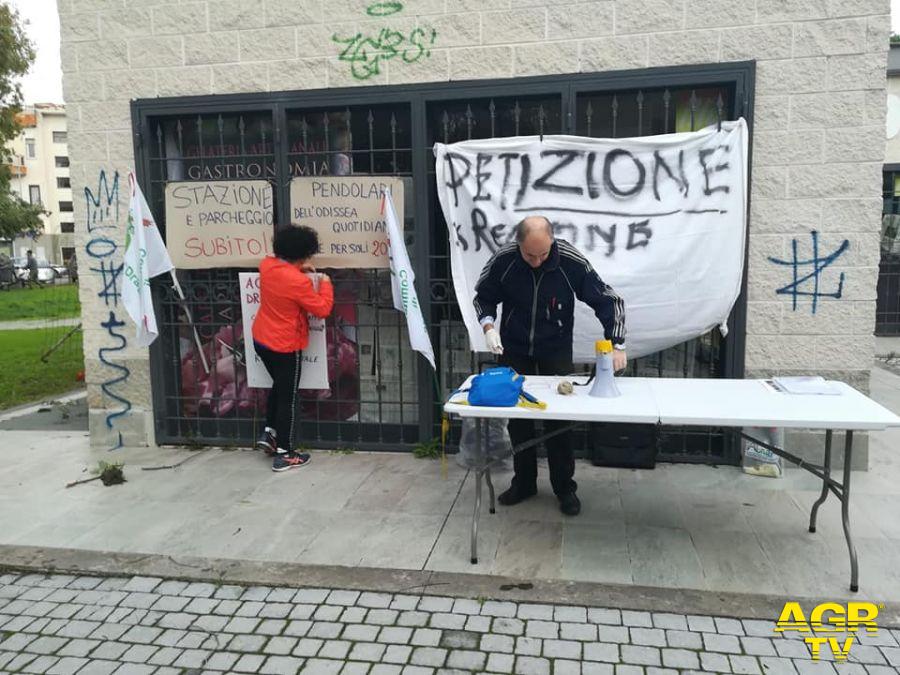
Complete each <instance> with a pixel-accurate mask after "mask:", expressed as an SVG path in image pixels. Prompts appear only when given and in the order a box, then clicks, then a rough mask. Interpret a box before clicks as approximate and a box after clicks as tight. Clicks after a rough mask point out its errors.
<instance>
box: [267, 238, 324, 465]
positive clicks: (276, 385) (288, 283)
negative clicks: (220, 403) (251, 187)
mask: <svg viewBox="0 0 900 675" xmlns="http://www.w3.org/2000/svg"><path fill="white" fill-rule="evenodd" d="M272 243H273V249H274V251H275V255H274V257H273V256H269V257H267V258H265V259H263V261H262V262H261V263H260V265H259V282H260V306H259V312H258V313H257V314H256V318H255V319H254V320H253V345H254V347H256V353H257V354H258V355H259V357H260V359H262V362H263V364H264V365H265V367H266V370H267V371H269V375H271V376H272V390H271V391H270V392H269V401H268V405H267V406H266V429H265V431H264V432H263V434H262V436H261V437H260V439H259V440H258V441H257V443H256V447H258V448H260V449H262V450H265V451H266V452H267V453H269V454H274V455H275V457H274V459H273V460H272V471H286V470H287V469H293V468H296V467H301V466H305V465H306V464H307V463H309V459H310V456H309V453H306V452H300V453H298V452H296V449H297V446H296V438H295V427H296V424H297V420H296V418H297V387H298V385H299V383H300V369H301V365H302V361H301V358H302V357H301V354H302V352H303V350H304V349H306V347H307V346H308V345H309V322H308V321H307V318H306V315H307V314H312V315H313V316H317V317H320V318H325V317H326V316H328V315H329V314H330V313H331V309H332V307H333V306H334V289H333V287H332V285H331V279H329V278H328V276H327V275H325V274H321V275H320V282H319V290H318V291H317V290H316V289H315V288H314V286H313V282H312V281H311V280H310V278H309V277H308V276H307V273H314V272H315V271H316V270H315V268H314V267H313V266H312V265H311V264H310V262H309V261H310V259H311V258H312V257H313V256H314V255H315V254H316V253H318V251H319V237H318V235H317V234H316V231H315V230H313V229H312V228H309V227H296V226H288V227H282V228H280V229H279V230H278V231H276V233H275V237H274V239H273V241H272Z"/></svg>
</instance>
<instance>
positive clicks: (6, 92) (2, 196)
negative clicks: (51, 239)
mask: <svg viewBox="0 0 900 675" xmlns="http://www.w3.org/2000/svg"><path fill="white" fill-rule="evenodd" d="M34 56H35V54H34V46H33V45H32V44H31V41H30V40H29V39H28V36H26V35H25V31H24V29H23V26H22V20H21V18H20V17H19V13H18V12H17V11H16V10H14V9H12V8H11V7H10V6H9V5H8V4H7V3H6V2H0V238H3V239H12V238H13V237H16V236H18V235H20V234H29V235H31V236H37V235H38V234H39V233H40V232H41V230H42V229H43V222H42V221H41V215H42V214H43V213H45V212H44V210H43V209H42V208H41V207H40V206H37V205H33V204H29V203H27V202H25V201H24V200H22V199H21V198H20V197H19V196H18V195H16V194H13V193H12V192H11V191H10V189H9V184H10V176H11V173H10V168H9V163H10V161H11V159H12V150H11V148H10V142H11V141H12V140H13V139H15V138H16V136H18V134H19V130H20V126H19V123H18V121H17V119H16V115H17V114H18V113H19V112H21V110H22V86H21V84H20V82H19V78H20V77H22V76H23V75H24V74H25V73H27V72H28V68H29V67H30V66H31V62H32V61H34Z"/></svg>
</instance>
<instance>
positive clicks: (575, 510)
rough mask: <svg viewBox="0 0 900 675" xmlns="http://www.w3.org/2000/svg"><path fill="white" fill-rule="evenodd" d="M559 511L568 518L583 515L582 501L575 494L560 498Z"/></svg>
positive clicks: (571, 493)
mask: <svg viewBox="0 0 900 675" xmlns="http://www.w3.org/2000/svg"><path fill="white" fill-rule="evenodd" d="M559 510H560V511H562V512H563V513H565V514H566V515H567V516H577V515H578V514H579V513H581V500H579V499H578V496H577V495H576V494H575V493H574V492H569V493H568V494H564V495H560V496H559Z"/></svg>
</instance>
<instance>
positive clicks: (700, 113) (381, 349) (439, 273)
mask: <svg viewBox="0 0 900 675" xmlns="http://www.w3.org/2000/svg"><path fill="white" fill-rule="evenodd" d="M752 85H753V64H752V63H737V64H723V65H715V66H706V67H690V68H687V67H679V68H663V69H650V70H643V71H635V72H622V73H609V74H591V75H567V76H554V77H540V78H520V79H515V80H503V81H487V82H470V83H452V84H446V83H444V84H435V85H413V86H400V87H377V88H355V89H349V90H348V89H341V90H320V91H310V92H285V93H274V94H254V95H227V96H204V97H196V98H175V99H153V100H142V101H136V102H135V103H134V104H133V119H134V124H135V128H136V131H137V132H138V133H137V134H136V139H137V140H136V144H135V151H136V157H137V158H138V166H139V171H140V176H139V179H140V182H141V184H142V186H143V188H144V191H145V194H147V197H148V201H149V202H150V205H151V208H153V211H154V214H155V215H156V217H157V219H158V222H159V223H160V225H161V228H162V229H163V231H164V216H165V209H164V203H163V200H164V187H165V182H166V181H168V180H216V179H241V178H255V179H258V178H265V179H266V180H269V181H270V182H271V184H272V187H273V191H274V193H275V209H276V219H277V221H278V222H288V219H289V204H288V185H289V182H290V179H291V178H292V177H293V176H298V175H350V174H357V175H364V174H383V175H395V176H400V177H402V178H403V179H404V181H405V183H406V185H405V188H406V189H405V199H406V204H405V209H404V213H405V223H404V228H405V238H406V243H407V247H408V249H409V252H410V256H411V258H412V262H413V265H414V266H415V268H416V275H417V281H418V289H419V297H420V303H421V304H422V307H423V313H424V315H425V317H426V321H429V322H430V328H431V338H432V342H433V344H434V348H435V354H436V357H437V361H438V376H437V378H435V377H434V376H433V374H432V372H431V369H430V368H429V367H428V366H427V365H425V364H424V361H423V360H422V359H420V358H419V357H418V356H416V355H415V354H414V353H413V352H412V351H411V350H410V349H409V346H408V340H407V336H406V327H405V320H404V317H403V316H402V315H401V314H400V313H399V312H397V311H395V310H394V309H393V306H392V302H391V293H390V282H389V274H388V272H387V271H384V270H371V269H366V270H333V271H332V272H333V273H332V277H333V279H334V280H335V282H336V293H337V301H336V310H335V313H334V316H333V317H331V318H330V319H329V320H328V323H327V330H328V332H329V379H330V381H331V383H332V387H331V390H330V391H326V392H307V393H306V395H305V397H304V401H303V404H302V409H301V417H302V418H303V423H302V426H301V432H300V438H301V442H302V443H305V444H307V445H309V446H314V447H326V448H328V447H331V448H340V447H345V448H359V449H388V450H395V449H398V448H402V447H407V448H408V447H411V446H412V445H414V444H415V443H418V442H427V441H429V440H430V439H432V438H434V437H436V436H437V435H438V427H439V419H440V405H441V402H442V400H443V398H444V397H445V396H446V395H447V394H448V393H449V392H450V391H452V389H453V388H454V387H456V386H457V385H458V384H459V382H460V381H461V379H462V378H463V377H464V376H465V375H466V374H468V373H470V372H472V369H473V368H477V366H478V363H477V359H476V358H475V356H474V355H473V354H472V353H471V352H469V351H468V347H467V338H466V332H465V328H464V326H463V324H462V322H461V320H460V316H459V310H458V307H457V299H456V297H455V296H454V292H453V285H452V281H451V278H450V269H449V251H448V240H447V236H446V225H445V223H444V220H443V216H442V214H441V212H440V207H439V205H438V201H437V194H436V189H435V184H434V157H433V153H432V149H431V148H432V146H433V144H434V143H435V142H438V141H440V142H454V141H459V140H465V139H469V138H487V137H494V136H510V135H528V134H553V133H577V134H579V135H585V136H596V137H599V136H607V137H617V136H618V137H623V136H634V135H647V134H657V133H666V132H670V131H676V130H677V131H682V130H689V129H695V128H700V127H702V126H706V125H707V124H711V123H715V122H716V121H717V120H723V119H736V118H737V117H739V116H744V117H745V118H747V120H748V122H751V121H752V115H751V113H750V100H751V94H752ZM238 271H239V270H236V269H218V270H211V271H182V272H180V273H179V278H180V279H181V282H182V285H183V287H184V289H185V292H186V293H187V295H188V301H189V303H190V307H191V309H192V311H193V313H194V317H195V321H196V322H197V323H199V324H202V327H201V333H202V334H201V340H202V342H203V345H204V351H206V353H207V355H208V357H209V358H210V360H211V361H212V362H213V364H214V368H212V372H211V373H210V375H208V376H207V375H206V374H205V373H203V372H202V370H201V368H200V362H199V358H198V355H197V354H196V351H195V349H194V348H193V347H192V345H191V339H190V338H191V336H190V334H189V331H188V330H187V324H186V322H185V320H184V317H183V316H182V313H181V310H180V309H179V304H178V302H177V301H176V298H175V297H174V295H173V294H172V293H171V291H170V289H169V288H168V285H167V284H165V283H164V282H160V283H159V284H155V285H154V292H155V301H156V302H157V315H158V318H159V319H160V324H161V335H160V339H159V340H157V341H156V343H154V345H153V347H152V348H151V374H152V384H153V400H154V410H155V418H156V433H157V441H158V442H160V443H186V442H188V443H189V442H193V443H203V444H234V445H246V444H248V443H249V442H250V441H251V440H252V439H253V437H254V435H255V434H256V433H257V432H258V430H259V428H260V424H261V420H262V419H263V418H264V399H265V396H264V395H265V392H264V391H261V390H255V389H249V388H247V386H246V377H245V374H244V368H243V363H242V354H243V344H242V342H243V335H242V331H241V326H240V302H239V291H238V287H237V286H238V285H237V273H238ZM467 301H468V300H467ZM745 307H746V305H745V298H744V295H743V294H742V296H741V298H740V299H739V300H738V303H737V305H736V307H735V310H734V313H733V316H732V319H731V322H730V323H731V328H732V331H731V333H730V335H729V337H728V339H727V340H722V339H721V338H720V337H719V335H718V333H717V332H714V333H710V334H708V335H706V336H703V337H702V338H700V339H698V340H694V341H691V342H689V343H685V344H683V345H679V346H677V347H675V348H672V349H670V350H667V351H665V352H662V353H660V354H656V355H653V356H648V357H645V358H642V359H638V360H635V361H633V362H632V363H631V365H630V366H629V372H630V374H633V375H641V376H653V375H656V376H670V377H671V376H677V377H729V376H734V377H739V376H741V375H742V374H743V353H744V332H745V331H744V320H745ZM663 458H664V459H677V460H679V461H705V462H714V463H722V462H725V463H735V462H736V461H737V458H738V455H737V454H736V448H735V447H734V445H733V444H732V443H729V442H726V440H725V437H724V436H723V435H722V434H720V433H716V432H713V431H710V430H702V431H694V432H690V433H684V432H681V431H678V430H675V431H673V433H671V434H669V435H668V436H667V437H666V440H665V442H664V456H663Z"/></svg>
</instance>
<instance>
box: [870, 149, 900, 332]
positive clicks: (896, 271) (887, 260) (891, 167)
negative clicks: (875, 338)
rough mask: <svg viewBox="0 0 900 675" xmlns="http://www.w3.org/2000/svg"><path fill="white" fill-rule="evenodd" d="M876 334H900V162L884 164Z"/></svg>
mask: <svg viewBox="0 0 900 675" xmlns="http://www.w3.org/2000/svg"><path fill="white" fill-rule="evenodd" d="M882 196H883V208H882V215H881V261H880V263H879V267H878V296H877V297H878V299H877V302H876V305H875V334H876V335H882V336H894V335H900V165H898V164H887V165H885V167H884V190H883V195H882Z"/></svg>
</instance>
